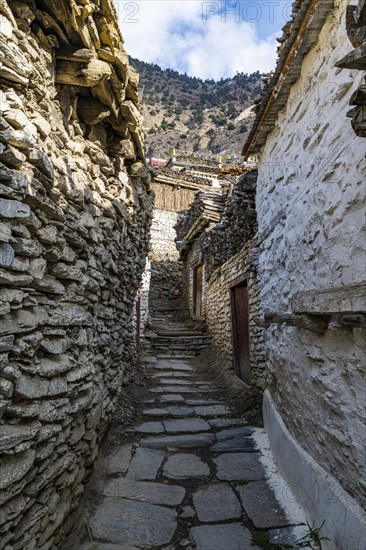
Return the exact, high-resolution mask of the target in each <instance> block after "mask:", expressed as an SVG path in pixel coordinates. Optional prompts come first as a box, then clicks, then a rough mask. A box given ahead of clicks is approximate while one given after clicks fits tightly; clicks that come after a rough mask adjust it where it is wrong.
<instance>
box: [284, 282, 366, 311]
mask: <svg viewBox="0 0 366 550" xmlns="http://www.w3.org/2000/svg"><path fill="white" fill-rule="evenodd" d="M291 307H292V311H293V312H294V313H295V314H301V313H308V314H317V315H324V314H325V315H327V314H335V313H352V312H360V313H364V312H366V283H359V284H356V285H351V286H348V287H335V288H325V289H321V290H310V291H306V292H299V293H297V294H295V295H294V297H293V298H292V299H291Z"/></svg>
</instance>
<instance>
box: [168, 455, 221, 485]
mask: <svg viewBox="0 0 366 550" xmlns="http://www.w3.org/2000/svg"><path fill="white" fill-rule="evenodd" d="M209 474H210V469H209V467H208V466H207V464H205V463H204V462H203V461H202V460H201V459H200V458H199V457H198V456H196V455H194V454H188V453H179V454H174V455H172V456H170V457H169V458H168V460H167V461H166V463H165V464H164V468H163V475H164V476H165V477H169V478H171V479H191V478H196V477H206V476H208V475H209Z"/></svg>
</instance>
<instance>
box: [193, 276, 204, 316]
mask: <svg viewBox="0 0 366 550" xmlns="http://www.w3.org/2000/svg"><path fill="white" fill-rule="evenodd" d="M193 314H194V316H195V317H201V314H202V266H201V265H198V266H197V267H195V268H194V272H193Z"/></svg>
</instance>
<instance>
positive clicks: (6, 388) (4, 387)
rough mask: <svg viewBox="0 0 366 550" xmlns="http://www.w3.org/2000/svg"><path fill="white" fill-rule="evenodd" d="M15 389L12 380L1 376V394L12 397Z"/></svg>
mask: <svg viewBox="0 0 366 550" xmlns="http://www.w3.org/2000/svg"><path fill="white" fill-rule="evenodd" d="M13 391H14V384H13V383H12V382H10V380H5V379H4V378H0V394H1V395H3V396H4V397H6V398H8V399H10V398H11V397H12V395H13ZM0 432H1V426H0ZM0 445H1V443H0Z"/></svg>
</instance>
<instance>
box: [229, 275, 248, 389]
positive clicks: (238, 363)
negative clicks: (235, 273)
mask: <svg viewBox="0 0 366 550" xmlns="http://www.w3.org/2000/svg"><path fill="white" fill-rule="evenodd" d="M231 308H232V321H233V344H234V368H235V374H236V375H237V376H238V377H239V378H240V379H241V380H243V381H244V382H245V383H246V384H250V379H251V369H250V354H249V304H248V286H247V283H246V282H244V283H243V284H241V285H240V286H236V287H234V288H232V289H231Z"/></svg>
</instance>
